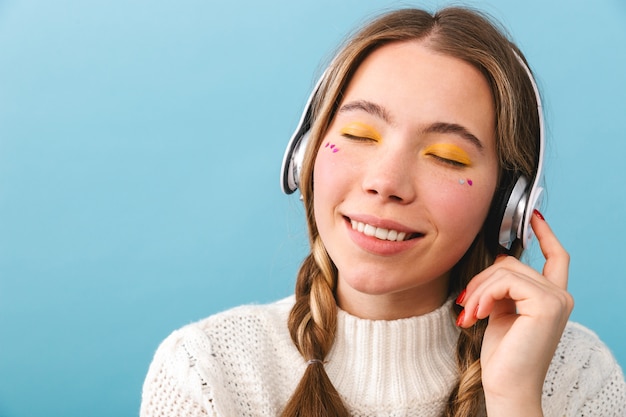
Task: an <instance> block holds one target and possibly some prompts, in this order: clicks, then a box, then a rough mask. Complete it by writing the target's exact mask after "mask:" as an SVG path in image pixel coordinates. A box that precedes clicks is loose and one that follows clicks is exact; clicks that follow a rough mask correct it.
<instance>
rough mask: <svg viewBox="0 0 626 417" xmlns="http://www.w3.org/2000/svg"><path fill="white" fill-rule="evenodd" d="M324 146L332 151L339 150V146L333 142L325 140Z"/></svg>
mask: <svg viewBox="0 0 626 417" xmlns="http://www.w3.org/2000/svg"><path fill="white" fill-rule="evenodd" d="M324 147H325V148H330V149H331V150H332V151H333V153H337V152H339V148H338V147H337V146H335V144H334V143H332V144H331V143H330V142H326V145H324Z"/></svg>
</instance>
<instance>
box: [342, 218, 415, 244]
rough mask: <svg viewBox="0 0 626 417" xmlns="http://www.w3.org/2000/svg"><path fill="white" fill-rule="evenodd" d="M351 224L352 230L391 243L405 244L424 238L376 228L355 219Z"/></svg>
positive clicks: (351, 220) (413, 234)
mask: <svg viewBox="0 0 626 417" xmlns="http://www.w3.org/2000/svg"><path fill="white" fill-rule="evenodd" d="M350 224H351V225H352V230H356V231H358V232H360V233H363V234H364V235H365V236H370V237H375V238H377V239H380V240H388V241H391V242H403V241H405V240H410V239H414V238H416V237H419V236H422V235H421V234H420V233H407V232H401V231H398V230H394V229H386V228H384V227H376V226H373V225H371V224H368V223H363V222H360V221H357V220H353V219H350Z"/></svg>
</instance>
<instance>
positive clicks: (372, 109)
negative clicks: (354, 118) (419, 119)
mask: <svg viewBox="0 0 626 417" xmlns="http://www.w3.org/2000/svg"><path fill="white" fill-rule="evenodd" d="M355 110H361V111H364V112H366V113H369V114H371V115H373V116H375V117H378V118H380V119H382V120H383V121H385V122H387V123H391V121H392V118H391V116H390V115H389V112H388V111H387V110H386V109H385V108H384V107H382V106H380V105H378V104H376V103H372V102H371V101H367V100H356V101H351V102H349V103H346V104H344V105H343V106H341V107H340V108H339V110H338V113H345V112H350V111H355ZM422 133H424V134H427V133H442V134H455V135H458V136H460V137H461V138H463V139H466V140H467V141H469V142H470V143H471V144H473V145H474V146H475V147H476V148H478V150H479V151H481V152H482V151H483V150H484V148H485V147H484V146H483V143H482V142H481V141H480V139H478V137H476V135H474V134H473V133H472V132H470V131H469V130H467V128H465V127H464V126H462V125H460V124H457V123H446V122H435V123H433V124H431V125H429V126H428V127H426V129H424V130H423V131H422Z"/></svg>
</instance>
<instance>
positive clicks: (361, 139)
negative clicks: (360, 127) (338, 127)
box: [341, 133, 378, 142]
mask: <svg viewBox="0 0 626 417" xmlns="http://www.w3.org/2000/svg"><path fill="white" fill-rule="evenodd" d="M341 135H342V136H343V137H344V138H346V139H350V140H355V141H358V142H378V141H377V140H376V139H373V138H368V137H366V136H355V135H351V134H349V133H342V134H341Z"/></svg>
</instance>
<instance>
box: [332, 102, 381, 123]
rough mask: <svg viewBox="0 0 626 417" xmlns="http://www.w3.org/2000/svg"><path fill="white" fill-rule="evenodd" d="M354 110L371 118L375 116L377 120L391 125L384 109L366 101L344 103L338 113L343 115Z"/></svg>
mask: <svg viewBox="0 0 626 417" xmlns="http://www.w3.org/2000/svg"><path fill="white" fill-rule="evenodd" d="M354 110H362V111H364V112H366V113H369V114H371V115H372V116H376V117H378V118H379V119H382V120H384V121H385V122H387V123H391V117H390V116H389V113H388V112H387V110H386V109H385V108H384V107H382V106H380V105H378V104H376V103H372V102H371V101H367V100H357V101H351V102H349V103H346V104H344V105H343V106H341V108H340V109H339V113H345V112H349V111H354Z"/></svg>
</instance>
